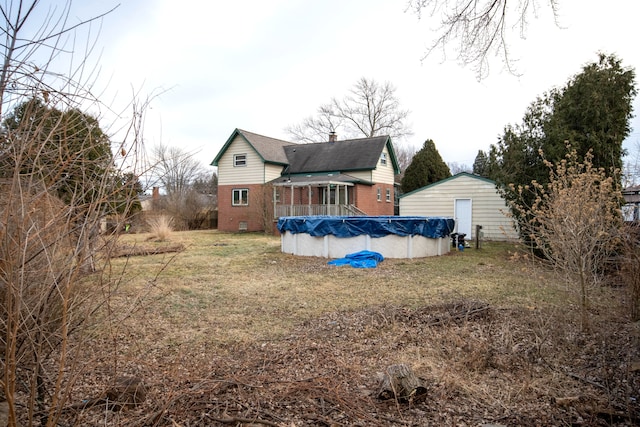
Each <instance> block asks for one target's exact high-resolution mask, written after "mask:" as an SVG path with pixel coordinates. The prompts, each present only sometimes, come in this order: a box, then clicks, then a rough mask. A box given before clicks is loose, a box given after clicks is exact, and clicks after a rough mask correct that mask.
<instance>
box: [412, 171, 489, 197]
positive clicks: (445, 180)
mask: <svg viewBox="0 0 640 427" xmlns="http://www.w3.org/2000/svg"><path fill="white" fill-rule="evenodd" d="M465 176H466V177H468V178H474V179H478V180H480V181H484V182H488V183H490V184H493V185H495V184H496V182H495V181H493V180H490V179H489V178H485V177H483V176H480V175H475V174H472V173H469V172H460V173H457V174H455V175H453V176H450V177H449V178H445V179H441V180H440V181H437V182H434V183H432V184H429V185H425V186H424V187H420V188H417V189H415V190H413V191H410V192H408V193H406V194H402V195H400V198H403V197H406V196H408V195H410V194H414V193H417V192H419V191H422V190H426V189H427V188H431V187H435V186H437V185H440V184H442V183H445V182H447V181H452V180H454V179H457V178H461V177H465Z"/></svg>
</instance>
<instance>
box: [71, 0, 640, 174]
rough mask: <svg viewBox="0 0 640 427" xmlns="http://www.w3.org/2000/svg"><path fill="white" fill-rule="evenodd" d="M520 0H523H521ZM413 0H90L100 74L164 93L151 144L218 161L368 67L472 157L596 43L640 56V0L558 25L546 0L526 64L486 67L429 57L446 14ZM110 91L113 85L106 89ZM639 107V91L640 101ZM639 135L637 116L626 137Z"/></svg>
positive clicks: (425, 134)
mask: <svg viewBox="0 0 640 427" xmlns="http://www.w3.org/2000/svg"><path fill="white" fill-rule="evenodd" d="M513 1H515V0H513ZM406 3H407V2H406V1H405V0H396V1H394V0H315V1H313V0H306V1H303V0H243V1H219V0H213V1H206V2H205V1H198V0H181V1H175V0H121V1H119V2H118V1H111V0H101V1H82V2H81V1H79V0H76V2H75V3H74V5H73V14H72V15H73V16H75V17H77V18H80V19H82V18H87V17H89V16H91V15H92V14H93V15H95V14H96V13H98V12H103V11H105V10H108V9H110V8H111V7H113V6H116V5H117V4H120V6H119V7H118V8H117V9H116V10H115V11H114V12H113V13H111V14H109V15H108V16H107V17H106V18H105V19H104V20H103V23H102V25H103V27H102V30H101V33H100V34H101V36H100V39H99V40H98V45H99V47H100V48H101V49H102V56H101V64H100V65H101V77H102V78H104V79H105V81H106V80H107V79H108V82H109V90H108V93H109V96H110V97H113V93H116V92H117V94H118V95H117V96H116V97H115V100H116V101H115V102H118V100H124V99H129V98H130V97H131V92H132V90H139V93H140V94H143V95H144V94H154V93H155V94H159V95H158V96H157V97H155V98H153V100H152V103H151V109H150V110H148V111H147V120H146V126H145V138H146V141H147V144H149V145H153V144H158V143H160V142H162V143H164V144H166V145H176V146H180V147H184V148H185V149H188V150H190V151H198V152H199V154H198V157H199V158H200V159H201V160H202V162H203V163H204V164H207V165H208V164H209V163H210V162H211V161H212V160H213V158H214V157H215V155H216V154H217V152H218V150H219V149H220V148H221V147H222V145H223V144H224V142H225V141H226V140H227V138H228V137H229V136H230V135H231V133H232V132H233V130H234V129H235V128H241V129H245V130H248V131H251V132H255V133H259V134H263V135H267V136H271V137H275V138H281V139H285V140H289V137H288V135H287V133H286V132H285V128H286V127H287V126H289V125H291V124H294V123H298V122H300V121H301V120H302V119H304V118H305V117H307V116H309V115H312V114H313V113H314V112H315V110H316V108H317V107H318V106H319V105H321V104H323V103H326V102H328V101H329V100H330V99H331V98H332V97H338V98H341V97H342V96H343V95H345V94H346V93H347V91H348V90H349V89H350V88H351V87H352V86H353V85H354V83H356V81H357V80H358V79H360V78H361V77H366V78H368V79H373V80H376V81H378V82H386V81H388V82H391V83H392V84H393V85H394V86H395V87H396V88H397V91H396V94H397V96H398V98H399V99H400V102H401V105H402V107H403V108H406V109H409V110H410V111H411V115H410V124H411V127H412V129H413V132H414V136H413V137H411V138H410V139H408V140H407V141H405V143H408V144H411V145H414V146H415V147H416V148H420V147H421V146H422V144H423V142H424V141H425V140H426V139H433V140H434V141H435V144H436V147H437V149H438V151H439V152H440V154H441V155H442V158H443V159H444V161H445V162H448V163H449V162H457V163H462V164H467V165H471V164H472V163H473V160H474V159H475V156H476V154H477V152H478V150H487V149H488V148H489V145H490V144H492V143H495V142H496V140H497V138H498V136H499V135H500V134H501V133H502V130H503V128H504V126H505V125H507V124H509V123H520V122H521V119H522V117H523V115H524V112H525V109H526V108H527V106H528V105H529V104H530V103H531V102H532V101H533V100H535V98H536V97H537V96H539V95H542V94H543V93H544V92H545V91H548V90H549V89H551V88H552V87H555V86H563V85H564V84H565V83H566V82H567V80H568V79H569V78H570V77H571V76H572V75H574V74H577V73H579V72H580V71H581V67H582V66H583V65H584V64H586V63H588V62H593V61H595V60H596V59H597V52H598V51H602V52H605V53H615V54H616V55H618V57H619V58H620V59H622V62H623V65H625V66H629V67H634V68H636V72H638V69H640V49H639V48H638V47H637V40H638V37H637V36H636V32H635V31H634V28H636V27H637V19H638V16H640V13H639V12H640V3H638V2H635V1H628V0H609V1H607V2H602V1H595V0H559V5H560V9H559V22H558V24H559V27H558V26H556V25H555V24H554V22H553V17H552V15H551V11H550V9H549V8H548V6H547V4H546V3H547V0H539V3H540V8H539V11H538V18H537V19H533V18H532V20H531V21H530V25H529V27H528V29H527V38H526V39H525V40H521V39H519V38H517V32H516V37H515V38H513V39H512V40H511V42H512V46H511V51H512V57H513V58H514V59H516V60H517V61H516V62H515V65H516V68H517V71H518V72H519V73H520V74H521V76H519V77H517V76H514V75H512V74H510V73H508V72H506V71H505V70H504V67H503V64H502V61H501V59H500V58H492V61H491V63H490V66H491V69H490V75H489V77H487V78H485V79H483V80H482V81H478V80H477V76H476V74H475V72H474V70H473V68H471V67H464V66H462V65H460V64H458V63H457V62H456V60H455V55H454V50H453V48H455V46H451V47H452V50H451V55H450V57H448V58H443V57H442V56H441V55H434V56H431V57H429V58H427V59H425V60H421V58H422V57H423V55H424V53H425V51H426V48H427V46H428V44H429V43H430V41H431V40H432V39H433V37H434V34H435V33H434V29H435V28H436V27H437V22H435V21H432V20H429V19H426V18H424V17H423V19H421V20H420V19H418V17H417V16H416V15H415V14H413V13H411V12H407V11H406V10H405V9H406ZM105 96H107V95H106V93H105ZM634 105H635V109H636V111H640V102H638V100H636V101H635V102H634ZM639 140H640V121H639V119H637V118H635V119H634V121H633V130H632V134H631V136H630V137H629V138H628V140H627V141H626V143H625V146H627V147H629V148H631V147H633V146H635V144H636V143H637V141H639Z"/></svg>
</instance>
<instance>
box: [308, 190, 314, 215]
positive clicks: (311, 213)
mask: <svg viewBox="0 0 640 427" xmlns="http://www.w3.org/2000/svg"><path fill="white" fill-rule="evenodd" d="M307 200H308V202H309V203H308V205H309V207H308V209H307V214H308V215H313V211H312V209H311V184H309V185H307Z"/></svg>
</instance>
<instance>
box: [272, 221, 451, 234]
mask: <svg viewBox="0 0 640 427" xmlns="http://www.w3.org/2000/svg"><path fill="white" fill-rule="evenodd" d="M454 227H455V221H454V220H453V218H446V217H418V216H287V217H281V218H280V219H278V230H279V231H280V232H281V233H284V232H286V231H288V232H290V233H292V234H296V233H307V234H309V235H311V236H314V237H322V236H326V235H328V234H332V235H334V236H336V237H355V236H360V235H362V234H367V235H369V236H371V237H384V236H387V235H389V234H397V235H398V236H416V235H419V236H424V237H429V238H432V239H437V238H442V237H447V238H448V237H449V235H450V234H451V233H452V232H453V229H454Z"/></svg>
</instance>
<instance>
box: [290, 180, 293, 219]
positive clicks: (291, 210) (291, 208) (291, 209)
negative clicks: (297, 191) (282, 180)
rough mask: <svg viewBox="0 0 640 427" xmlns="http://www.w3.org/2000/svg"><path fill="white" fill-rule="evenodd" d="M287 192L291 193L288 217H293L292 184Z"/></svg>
mask: <svg viewBox="0 0 640 427" xmlns="http://www.w3.org/2000/svg"><path fill="white" fill-rule="evenodd" d="M289 191H290V192H291V207H290V211H289V215H291V216H293V184H291V187H290V188H289Z"/></svg>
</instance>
